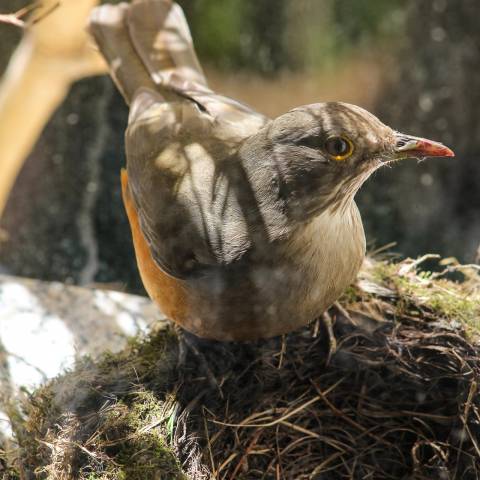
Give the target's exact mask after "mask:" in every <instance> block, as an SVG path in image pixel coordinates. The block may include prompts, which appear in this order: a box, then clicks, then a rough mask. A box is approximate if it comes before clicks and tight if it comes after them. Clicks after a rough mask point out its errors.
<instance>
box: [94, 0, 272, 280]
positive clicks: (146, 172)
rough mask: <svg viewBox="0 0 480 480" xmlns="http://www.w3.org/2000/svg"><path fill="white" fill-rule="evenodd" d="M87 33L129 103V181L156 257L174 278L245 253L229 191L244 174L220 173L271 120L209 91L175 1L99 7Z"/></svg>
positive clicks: (244, 234)
mask: <svg viewBox="0 0 480 480" xmlns="http://www.w3.org/2000/svg"><path fill="white" fill-rule="evenodd" d="M89 29H90V32H91V33H92V34H93V36H94V38H95V40H96V42H97V44H98V46H99V49H100V51H101V52H102V54H103V55H104V56H105V58H106V60H107V62H108V64H109V66H110V70H111V74H112V77H113V78H114V80H115V82H116V83H117V85H118V87H119V89H120V91H121V92H122V93H123V95H124V97H125V99H126V100H127V102H128V103H129V104H130V116H129V127H128V130H127V134H126V150H127V170H128V178H129V182H128V183H129V189H130V192H131V194H132V198H133V200H134V203H135V205H136V208H137V213H138V217H139V221H140V226H141V229H142V232H143V234H144V235H145V237H146V240H147V242H148V244H149V247H150V250H151V253H152V256H153V258H154V259H155V261H156V262H157V263H158V264H159V265H160V266H161V267H162V268H163V269H164V270H166V271H167V272H169V273H170V274H172V275H175V276H186V275H189V274H193V273H195V272H198V271H201V270H202V269H203V268H212V267H215V266H219V265H222V264H226V263H229V262H232V261H234V260H235V259H237V258H239V257H240V256H241V255H242V254H244V253H245V251H247V250H248V248H249V245H250V240H249V231H248V225H247V223H248V222H247V221H246V220H245V215H244V210H245V205H240V204H239V202H240V200H239V198H238V195H237V193H238V188H232V185H233V184H235V186H236V187H237V186H238V182H239V180H238V178H240V177H242V175H241V172H238V169H233V170H234V171H235V172H236V173H235V174H234V175H235V177H236V178H235V179H232V169H229V168H225V165H226V164H228V163H232V162H233V163H235V158H236V154H237V150H238V147H239V145H240V144H241V143H242V142H243V140H244V139H246V138H248V137H249V136H251V135H253V134H255V133H256V132H257V131H258V130H259V129H260V128H261V127H262V126H263V125H265V123H266V122H267V121H268V119H267V118H266V117H264V116H263V115H261V114H259V113H257V112H255V111H254V110H252V109H251V108H249V107H247V106H245V105H243V104H241V103H239V102H236V101H234V100H232V99H230V98H227V97H223V96H221V95H217V94H215V93H214V92H212V91H211V90H210V89H209V88H208V86H207V83H206V80H205V77H204V75H203V72H202V70H201V67H200V65H199V63H198V60H197V57H196V55H195V52H194V49H193V45H192V40H191V36H190V32H189V30H188V25H187V23H186V20H185V18H184V16H183V12H182V10H181V9H180V7H178V5H176V4H175V3H173V2H171V1H169V0H138V1H134V2H133V3H132V4H119V5H102V6H100V7H98V8H97V9H95V10H94V12H93V14H92V16H91V20H90V25H89ZM237 177H238V178H237ZM241 181H245V179H244V178H242V180H241ZM253 202H254V199H253V198H252V203H253ZM242 208H243V210H242ZM252 208H254V205H253V204H252V205H250V206H248V207H247V210H250V209H252Z"/></svg>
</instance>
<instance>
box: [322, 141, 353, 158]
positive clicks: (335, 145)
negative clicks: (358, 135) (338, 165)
mask: <svg viewBox="0 0 480 480" xmlns="http://www.w3.org/2000/svg"><path fill="white" fill-rule="evenodd" d="M325 150H326V151H327V153H328V154H329V155H330V157H332V158H333V160H336V161H337V162H338V161H342V160H345V159H347V158H348V157H349V156H350V155H351V154H352V153H353V143H352V142H351V141H350V140H349V139H348V138H346V137H330V138H328V139H327V141H326V142H325Z"/></svg>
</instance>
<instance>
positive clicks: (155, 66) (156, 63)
mask: <svg viewBox="0 0 480 480" xmlns="http://www.w3.org/2000/svg"><path fill="white" fill-rule="evenodd" d="M89 31H90V32H91V34H92V35H93V37H94V39H95V41H96V43H97V45H98V48H99V49H100V52H101V53H102V54H103V56H104V57H105V59H106V61H107V62H108V64H109V66H110V71H111V75H112V77H113V79H114V81H115V83H116V84H117V86H118V88H119V90H120V91H121V93H122V94H123V96H124V97H125V100H126V102H127V103H128V104H129V105H130V114H129V118H128V128H127V131H126V135H125V142H126V157H127V167H126V170H123V171H122V174H121V182H122V192H123V200H124V204H125V208H126V212H127V215H128V219H129V222H130V226H131V230H132V237H133V244H134V247H135V252H136V259H137V263H138V267H139V271H140V275H141V278H142V280H143V283H144V285H145V289H146V291H147V292H148V294H149V295H150V297H151V298H152V299H153V301H154V302H156V303H157V304H158V306H159V307H160V308H161V310H162V311H163V312H164V313H165V314H166V315H167V316H168V317H169V318H170V319H171V320H172V321H173V322H175V323H176V324H178V325H180V326H182V327H183V328H185V329H186V330H187V331H189V332H191V333H193V334H195V335H197V336H200V337H204V338H209V339H216V340H241V341H243V340H254V339H259V338H266V337H272V336H275V335H280V334H284V333H287V332H290V331H292V330H294V329H296V328H299V327H301V326H303V325H306V324H308V323H310V322H312V321H313V320H315V319H316V318H318V317H319V316H320V315H321V314H322V313H323V312H324V311H325V310H326V309H327V308H328V307H329V306H330V305H331V304H332V303H334V302H335V301H336V300H337V299H338V297H339V296H340V295H341V294H342V293H343V292H344V290H345V288H346V287H347V286H348V285H349V284H351V283H352V282H353V281H354V279H355V277H356V275H357V273H358V271H359V269H360V266H361V264H362V261H363V259H364V255H365V235H364V230H363V226H362V220H361V217H360V214H359V211H358V208H357V206H356V204H355V201H354V197H355V194H356V192H357V191H358V189H359V188H360V187H361V185H362V184H363V183H364V182H365V180H366V179H367V178H368V177H369V176H370V175H371V174H372V173H373V172H374V171H375V170H377V169H378V168H380V167H382V166H383V165H385V164H387V163H389V162H393V161H396V160H398V159H401V158H406V157H426V156H453V152H452V151H451V150H450V149H448V148H447V147H445V146H443V145H442V144H440V143H437V142H433V141H430V140H426V139H422V138H418V137H413V136H410V135H404V134H401V133H398V132H396V131H395V130H393V129H391V128H390V127H388V126H386V125H384V124H383V123H382V122H381V121H380V120H378V119H377V118H376V117H375V116H374V115H372V114H371V113H369V112H367V111H365V110H364V109H362V108H360V107H358V106H355V105H349V104H346V103H340V102H328V103H316V104H312V105H305V106H300V107H298V108H294V109H293V110H291V111H289V112H287V113H285V114H284V115H281V116H279V117H278V118H275V119H269V118H267V117H266V116H264V115H262V114H260V113H258V112H256V111H255V110H253V109H252V108H250V107H248V106H247V105H244V104H242V103H240V102H238V101H236V100H233V99H231V98H227V97H225V96H222V95H219V94H217V93H215V92H213V91H212V90H211V89H210V88H209V87H208V85H207V81H206V79H205V76H204V74H203V71H202V68H201V67H200V64H199V62H198V60H197V57H196V54H195V51H194V48H193V44H192V39H191V36H190V32H189V29H188V25H187V22H186V20H185V17H184V15H183V12H182V10H181V9H180V7H179V6H178V5H177V4H175V3H173V2H171V1H168V0H140V1H134V2H133V3H131V4H126V3H123V4H118V5H102V6H100V7H98V8H96V9H95V10H94V11H93V13H92V15H91V18H90V23H89Z"/></svg>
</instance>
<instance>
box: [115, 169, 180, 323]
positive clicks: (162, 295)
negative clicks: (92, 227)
mask: <svg viewBox="0 0 480 480" xmlns="http://www.w3.org/2000/svg"><path fill="white" fill-rule="evenodd" d="M121 177H122V197H123V204H124V205H125V210H126V211H127V217H128V221H129V222H130V228H131V230H132V237H133V246H134V248H135V255H136V257H137V265H138V269H139V271H140V276H141V277H142V281H143V285H144V286H145V289H146V290H147V293H148V295H149V296H150V298H151V299H152V300H153V301H154V302H155V303H156V304H157V305H158V306H159V307H160V309H161V310H162V312H163V313H164V314H165V315H166V316H167V317H168V318H170V319H171V320H173V321H175V322H177V323H179V324H180V325H183V324H184V323H185V320H186V317H187V316H188V305H187V292H186V289H185V285H184V284H183V282H182V281H181V280H179V279H176V278H174V277H172V276H170V275H167V274H166V273H165V272H164V271H163V270H162V269H161V268H160V267H159V266H158V265H157V264H156V263H155V261H154V260H153V258H152V255H151V253H150V249H149V247H148V244H147V242H146V240H145V238H144V236H143V233H142V230H141V228H140V224H139V221H138V216H137V212H136V209H135V205H134V202H133V199H132V197H131V193H130V189H129V187H128V173H127V171H126V170H125V169H122V172H121Z"/></svg>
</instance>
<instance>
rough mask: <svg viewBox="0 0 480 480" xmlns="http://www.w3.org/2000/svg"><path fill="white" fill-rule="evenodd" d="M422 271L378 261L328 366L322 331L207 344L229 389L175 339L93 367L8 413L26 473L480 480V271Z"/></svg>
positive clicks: (80, 367) (350, 308)
mask: <svg viewBox="0 0 480 480" xmlns="http://www.w3.org/2000/svg"><path fill="white" fill-rule="evenodd" d="M421 263H422V259H419V260H416V261H414V260H410V259H407V260H405V261H403V262H398V263H392V262H382V261H374V260H371V259H367V261H366V262H365V265H364V268H363V269H362V272H361V274H360V275H359V278H358V282H356V284H355V285H353V286H351V287H350V288H349V289H347V291H346V292H345V294H344V295H343V297H342V299H341V305H342V307H343V308H341V307H332V310H331V312H330V313H331V314H332V316H333V315H334V316H335V318H336V319H337V322H336V324H335V329H336V330H335V335H337V338H338V344H339V345H341V348H340V350H339V352H337V354H336V355H333V357H332V359H331V363H330V364H329V365H326V358H327V357H328V355H327V351H328V348H327V345H326V343H327V342H326V341H325V339H324V337H323V336H322V335H318V336H315V335H313V336H312V334H311V327H305V328H304V329H301V330H300V331H298V332H294V333H292V334H290V335H287V336H285V337H283V338H276V339H270V340H264V341H259V342H256V343H250V344H226V343H215V342H206V343H205V344H203V347H202V345H199V346H198V349H199V352H201V353H202V354H203V356H204V357H205V359H206V360H207V362H208V365H209V367H210V368H211V370H212V372H211V373H213V374H214V376H215V378H217V379H218V380H219V384H220V385H221V387H220V392H219V391H217V390H212V389H211V385H209V384H208V381H207V380H206V376H205V372H201V368H202V367H199V361H198V357H196V356H194V355H187V359H186V363H185V365H184V366H183V368H182V369H181V370H180V371H179V369H178V368H177V358H178V339H177V337H176V336H175V333H174V332H173V331H172V330H169V329H168V330H163V331H159V332H152V333H151V334H150V335H149V336H147V337H142V338H134V339H131V340H130V341H129V344H128V346H127V348H125V349H124V350H122V351H121V352H118V353H115V354H111V353H106V354H105V355H103V357H102V358H100V359H97V360H93V359H91V358H83V359H81V360H80V361H79V362H78V363H77V365H76V366H75V368H74V369H72V370H71V371H69V372H66V373H65V374H64V375H62V376H60V377H58V378H56V379H54V380H52V381H50V382H48V383H47V384H45V385H44V386H42V387H41V388H39V389H38V390H36V391H34V392H27V391H25V392H23V394H24V401H23V404H22V409H21V410H20V411H19V409H18V408H15V409H13V408H12V411H11V412H10V415H11V419H12V424H13V428H14V431H15V435H16V439H17V441H18V444H19V446H20V448H19V451H18V454H17V456H18V457H19V458H20V463H21V465H22V469H23V470H24V471H25V472H26V475H27V476H28V475H31V476H32V478H33V476H34V475H36V476H37V478H39V479H43V478H55V479H56V478H58V479H61V480H70V479H74V478H75V479H79V480H140V479H141V480H157V479H160V480H163V479H166V480H167V479H168V480H186V479H195V480H205V479H208V478H211V477H210V471H216V472H217V473H218V472H220V471H221V476H222V478H244V479H256V478H261V476H258V475H260V473H259V472H262V473H261V474H262V475H263V476H264V477H265V476H268V478H269V476H270V475H271V476H272V478H275V477H276V476H278V475H279V474H278V472H283V473H282V475H283V476H282V478H286V479H290V478H314V477H315V478H317V474H318V478H320V476H321V473H325V474H326V475H329V473H326V472H330V469H333V468H334V467H335V468H336V472H335V473H338V477H339V478H340V476H342V475H343V476H348V475H350V474H348V475H347V473H348V472H351V471H353V470H354V469H355V468H358V472H360V471H362V472H363V473H365V476H370V477H371V478H393V477H395V478H414V477H415V475H416V474H417V473H418V475H419V478H420V477H421V478H439V475H440V473H441V472H444V471H448V472H450V473H452V475H453V473H454V472H455V471H456V470H457V469H458V470H459V471H460V470H461V469H462V468H463V467H464V468H469V469H470V470H471V471H472V472H478V473H479V475H480V464H479V462H480V460H479V461H478V462H477V461H476V457H475V456H474V455H475V452H476V450H475V448H476V447H477V445H476V444H474V443H473V442H468V441H466V440H465V441H463V443H462V444H461V445H459V444H458V443H455V442H456V441H457V440H456V438H457V437H458V435H459V434H462V435H463V433H462V432H464V430H462V429H464V428H466V427H464V425H466V423H465V422H469V423H468V428H469V429H470V430H469V431H470V432H471V434H472V435H473V438H478V437H479V435H480V431H479V427H478V422H477V420H476V418H475V417H474V414H473V412H475V411H477V410H478V408H480V397H478V395H476V389H477V386H478V384H480V352H479V349H478V344H476V343H475V341H476V339H477V338H478V337H479V336H480V328H479V326H478V323H477V322H478V318H479V314H480V311H479V309H480V303H479V292H480V281H479V277H478V273H477V271H476V270H475V268H473V267H469V268H466V267H462V266H459V265H458V264H457V263H456V262H454V261H449V262H448V263H445V262H443V263H444V265H443V267H444V268H445V271H444V272H440V273H432V272H429V271H421V270H420V268H419V266H420V265H421ZM459 272H461V273H459ZM451 274H455V275H457V276H458V275H460V277H461V278H462V280H463V281H462V282H459V281H458V280H455V281H454V280H452V279H449V276H450V275H451ZM348 316H351V319H352V320H353V321H354V322H355V323H356V325H357V326H356V327H354V326H352V325H351V324H349V323H348V322H346V321H345V320H347V319H348ZM312 330H314V329H312ZM466 333H467V334H469V336H466ZM359 392H360V393H359ZM320 398H321V399H322V401H320ZM307 407H308V408H307ZM418 418H421V419H422V421H421V422H418ZM386 419H388V421H387V420H386ZM438 419H441V420H442V421H438ZM287 420H288V421H287ZM245 423H247V424H249V425H248V426H249V428H239V427H238V425H243V424H245ZM252 427H254V428H252ZM272 427H274V428H272ZM406 431H408V432H409V434H408V435H404V433H403V432H406ZM465 431H466V430H465ZM368 432H375V434H371V435H370V434H368ZM340 444H341V445H342V448H341V449H338V448H337V445H340ZM289 445H296V448H295V449H290V447H289ZM429 449H431V453H429V452H430V450H429ZM412 452H414V453H412ZM412 455H413V456H412ZM322 458H330V459H332V460H331V461H332V462H333V463H332V465H327V464H324V462H319V459H322ZM337 459H338V461H337ZM432 459H433V460H432ZM1 461H2V454H1V451H0V462H1ZM352 462H353V463H352ZM0 465H1V463H0ZM207 465H208V467H207ZM462 466H463V467H462ZM323 467H325V472H324V471H323V470H322V469H323ZM416 469H417V470H418V471H417V470H416ZM12 472H13V471H12ZM34 472H35V473H34ZM249 472H253V473H252V474H251V475H250V474H249ZM342 472H343V473H342ZM439 472H440V473H439ZM314 473H315V475H313V474H314ZM257 474H258V475H257ZM383 474H385V475H383ZM387 474H388V475H387ZM12 475H14V473H12ZM256 475H257V476H256ZM359 475H360V473H359ZM382 475H383V476H382ZM422 475H423V477H422ZM219 476H220V475H219ZM6 478H7V479H9V480H14V479H16V478H17V477H15V476H12V477H6ZM415 478H416V477H415ZM452 478H453V477H452Z"/></svg>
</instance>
